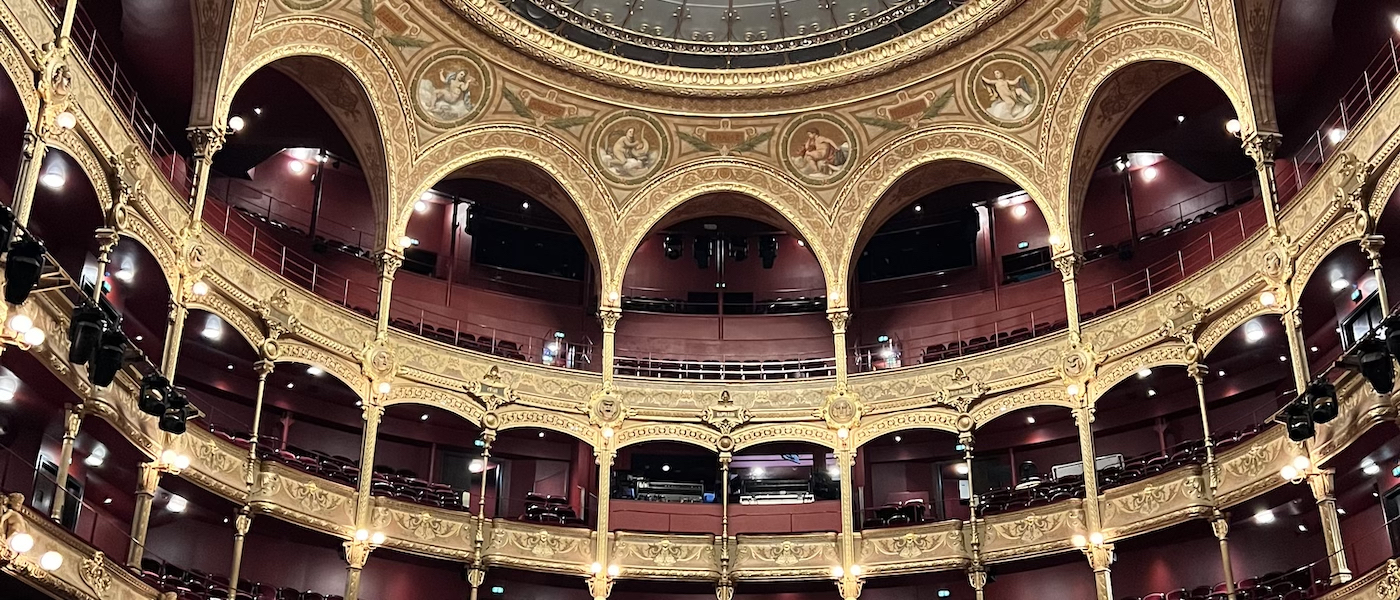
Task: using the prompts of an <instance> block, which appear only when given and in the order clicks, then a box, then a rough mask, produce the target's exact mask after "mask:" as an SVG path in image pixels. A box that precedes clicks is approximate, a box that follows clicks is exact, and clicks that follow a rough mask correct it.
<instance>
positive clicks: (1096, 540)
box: [1089, 531, 1103, 546]
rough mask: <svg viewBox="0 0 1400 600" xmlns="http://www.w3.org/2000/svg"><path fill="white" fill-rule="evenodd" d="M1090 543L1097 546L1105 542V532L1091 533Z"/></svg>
mask: <svg viewBox="0 0 1400 600" xmlns="http://www.w3.org/2000/svg"><path fill="white" fill-rule="evenodd" d="M1089 543H1090V544H1093V545H1095V546H1098V545H1099V544H1102V543H1103V534H1102V533H1099V532H1097V531H1095V532H1093V533H1091V534H1089Z"/></svg>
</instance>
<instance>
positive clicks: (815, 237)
mask: <svg viewBox="0 0 1400 600" xmlns="http://www.w3.org/2000/svg"><path fill="white" fill-rule="evenodd" d="M725 192H727V193H734V194H741V195H744V196H748V197H750V198H753V199H754V200H757V201H758V202H760V203H762V204H764V205H765V206H768V207H769V208H772V209H773V210H775V211H777V213H778V214H779V215H781V216H782V217H783V219H784V220H786V221H787V222H788V223H790V224H791V225H792V227H793V228H794V229H795V230H796V231H797V234H798V235H800V236H802V238H803V239H804V240H806V242H807V247H808V248H810V249H811V250H812V254H814V255H815V256H816V257H817V263H818V264H820V265H821V268H822V274H823V275H824V276H825V278H826V287H827V290H828V292H830V291H838V290H840V289H841V288H842V285H841V276H840V274H839V272H838V271H835V270H834V269H833V267H834V266H835V265H836V264H838V263H839V261H837V260H836V259H835V255H834V254H833V251H834V250H835V249H836V248H837V247H838V246H839V243H837V240H836V238H837V236H838V234H837V233H835V232H833V231H832V230H831V229H830V228H829V227H828V225H827V221H826V219H825V218H824V217H823V216H822V215H823V213H824V212H825V209H823V208H822V207H821V203H820V201H819V200H818V199H817V198H816V196H815V195H813V194H812V193H811V192H810V191H808V190H807V189H806V188H805V187H803V186H801V185H800V184H798V183H797V182H796V181H793V180H792V179H791V178H789V177H788V176H786V175H784V174H781V173H779V172H778V171H777V170H776V169H774V168H773V167H770V166H768V165H764V164H761V163H757V162H754V161H750V160H744V159H739V158H733V157H724V158H712V159H705V160H700V161H696V162H693V163H690V164H688V165H685V166H683V167H680V168H677V169H673V170H671V171H667V172H665V173H662V174H661V175H659V176H657V177H655V178H653V179H652V180H650V181H648V182H647V184H646V185H645V186H643V187H642V188H641V189H639V190H637V192H636V193H635V194H633V195H632V197H630V198H629V199H628V200H627V202H626V204H625V205H624V206H623V208H622V216H621V217H620V218H619V219H618V225H617V230H616V238H615V239H614V240H613V241H614V242H616V243H614V244H613V246H614V247H616V248H619V249H621V253H620V254H619V255H618V256H616V257H615V266H614V267H613V273H612V275H613V276H612V277H609V278H604V279H603V291H604V292H605V293H612V292H616V293H619V294H620V293H621V291H622V276H623V274H624V273H626V272H627V264H628V263H629V262H631V260H632V255H633V254H635V253H636V251H637V247H638V246H640V245H641V243H642V239H643V238H645V237H646V235H647V234H649V233H651V230H652V229H653V228H654V227H656V226H657V224H658V223H661V222H662V220H663V219H665V218H666V215H668V214H669V213H670V212H671V211H672V210H674V209H675V208H676V207H678V206H681V205H683V204H686V203H687V202H691V201H693V200H695V199H696V198H699V197H701V196H704V195H707V194H715V193H725ZM624 236H625V237H624ZM844 301H845V299H844V298H842V299H841V300H840V302H839V303H844ZM837 303H838V302H835V301H833V304H837Z"/></svg>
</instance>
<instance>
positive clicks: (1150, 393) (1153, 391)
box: [1147, 388, 1157, 398]
mask: <svg viewBox="0 0 1400 600" xmlns="http://www.w3.org/2000/svg"><path fill="white" fill-rule="evenodd" d="M1156 395H1157V390H1154V389H1151V388H1148V390H1147V397H1148V398H1151V397H1153V396H1156Z"/></svg>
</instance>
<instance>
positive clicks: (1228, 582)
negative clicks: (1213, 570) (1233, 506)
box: [1210, 510, 1235, 598]
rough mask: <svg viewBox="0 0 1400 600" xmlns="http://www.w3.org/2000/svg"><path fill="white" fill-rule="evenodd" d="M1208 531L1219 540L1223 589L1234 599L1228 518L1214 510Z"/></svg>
mask: <svg viewBox="0 0 1400 600" xmlns="http://www.w3.org/2000/svg"><path fill="white" fill-rule="evenodd" d="M1210 529H1211V531H1213V532H1215V539H1217V540H1220V567H1221V568H1222V569H1223V572H1224V573H1225V587H1226V591H1227V592H1229V594H1230V597H1231V598H1234V597H1235V566H1234V564H1233V563H1232V562H1231V561H1230V542H1228V541H1227V540H1226V537H1228V536H1229V535H1230V521H1229V518H1228V516H1227V515H1226V514H1225V513H1223V512H1220V511H1219V510H1216V511H1214V512H1212V513H1211V516H1210Z"/></svg>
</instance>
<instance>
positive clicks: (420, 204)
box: [413, 200, 428, 212]
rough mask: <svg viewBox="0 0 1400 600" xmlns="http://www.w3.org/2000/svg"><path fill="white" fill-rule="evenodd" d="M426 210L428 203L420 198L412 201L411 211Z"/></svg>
mask: <svg viewBox="0 0 1400 600" xmlns="http://www.w3.org/2000/svg"><path fill="white" fill-rule="evenodd" d="M426 210H428V203H427V202H424V201H422V200H419V201H417V202H414V203H413V212H423V211H426Z"/></svg>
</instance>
